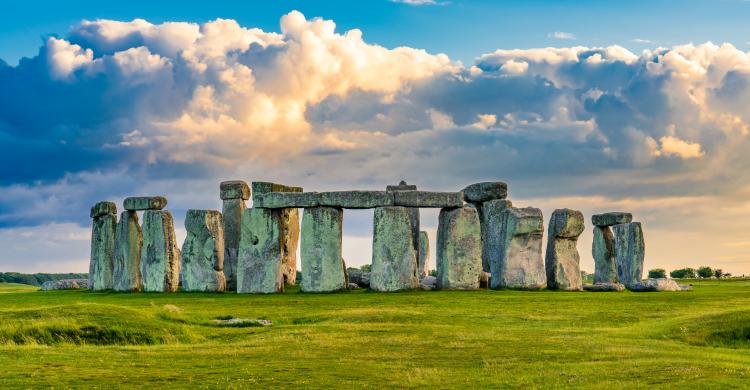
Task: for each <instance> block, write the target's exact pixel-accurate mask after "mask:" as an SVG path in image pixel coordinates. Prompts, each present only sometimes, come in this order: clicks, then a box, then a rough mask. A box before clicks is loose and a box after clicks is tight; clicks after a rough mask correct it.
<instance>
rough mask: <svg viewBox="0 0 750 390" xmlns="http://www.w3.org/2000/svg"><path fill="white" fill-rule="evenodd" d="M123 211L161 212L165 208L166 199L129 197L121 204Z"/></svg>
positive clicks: (161, 197)
mask: <svg viewBox="0 0 750 390" xmlns="http://www.w3.org/2000/svg"><path fill="white" fill-rule="evenodd" d="M122 205H123V208H124V209H125V210H130V211H133V210H161V209H163V208H165V207H167V198H165V197H163V196H131V197H130V198H125V200H124V201H123V202H122Z"/></svg>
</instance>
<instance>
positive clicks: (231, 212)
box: [221, 198, 246, 291]
mask: <svg viewBox="0 0 750 390" xmlns="http://www.w3.org/2000/svg"><path fill="white" fill-rule="evenodd" d="M245 210H246V206H245V200H244V199H238V198H235V199H225V200H224V201H223V205H222V209H221V214H222V219H223V221H224V278H225V279H226V289H225V291H237V257H238V254H239V250H240V230H241V226H242V213H243V212H245Z"/></svg>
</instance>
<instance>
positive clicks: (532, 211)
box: [486, 207, 547, 289]
mask: <svg viewBox="0 0 750 390" xmlns="http://www.w3.org/2000/svg"><path fill="white" fill-rule="evenodd" d="M492 225H493V227H491V230H493V231H494V230H497V227H498V226H497V225H499V227H500V233H499V234H497V235H495V234H494V233H493V232H488V234H487V238H488V239H489V241H490V243H489V245H488V246H486V248H488V249H489V252H490V253H489V259H490V273H491V276H490V287H491V288H493V289H501V288H512V289H541V288H544V287H545V286H546V282H547V276H546V273H545V269H544V260H542V236H543V234H544V233H543V232H544V230H543V229H544V228H543V225H544V221H543V217H542V211H541V210H539V209H536V208H531V207H528V208H515V207H511V208H507V209H505V210H503V212H502V213H500V217H499V218H498V221H493V222H492Z"/></svg>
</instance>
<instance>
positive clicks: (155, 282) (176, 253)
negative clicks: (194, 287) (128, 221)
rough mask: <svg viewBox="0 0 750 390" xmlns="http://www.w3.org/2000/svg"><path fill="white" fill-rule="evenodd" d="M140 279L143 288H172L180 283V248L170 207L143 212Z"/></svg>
mask: <svg viewBox="0 0 750 390" xmlns="http://www.w3.org/2000/svg"><path fill="white" fill-rule="evenodd" d="M142 230H143V248H142V249H141V280H142V281H143V291H147V292H173V291H177V287H178V286H179V284H180V249H179V248H177V239H176V238H175V235H174V221H173V219H172V214H171V213H170V212H169V211H160V210H147V211H144V212H143V226H142Z"/></svg>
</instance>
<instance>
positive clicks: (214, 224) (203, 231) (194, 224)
mask: <svg viewBox="0 0 750 390" xmlns="http://www.w3.org/2000/svg"><path fill="white" fill-rule="evenodd" d="M185 230H187V237H185V243H184V244H183V245H182V256H181V257H180V259H181V260H180V261H181V262H180V282H181V284H182V289H183V290H185V291H224V289H225V287H226V279H225V277H224V221H223V220H222V217H221V213H220V212H218V211H216V210H195V209H191V210H188V211H187V215H186V216H185Z"/></svg>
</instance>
